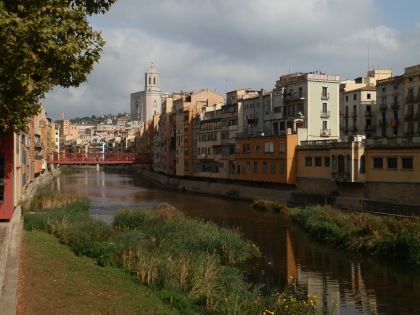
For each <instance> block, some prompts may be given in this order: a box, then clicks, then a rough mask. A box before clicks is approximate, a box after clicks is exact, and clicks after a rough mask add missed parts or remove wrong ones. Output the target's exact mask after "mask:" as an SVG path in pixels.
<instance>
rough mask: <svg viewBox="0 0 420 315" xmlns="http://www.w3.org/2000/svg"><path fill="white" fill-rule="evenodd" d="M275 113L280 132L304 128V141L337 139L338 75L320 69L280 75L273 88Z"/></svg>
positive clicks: (338, 130)
mask: <svg viewBox="0 0 420 315" xmlns="http://www.w3.org/2000/svg"><path fill="white" fill-rule="evenodd" d="M273 112H274V113H275V114H276V115H273V130H276V131H277V130H279V131H278V133H279V134H295V133H298V129H302V130H303V132H302V131H301V135H302V139H305V140H322V139H324V140H328V139H338V138H339V136H340V134H339V133H340V128H339V122H340V121H339V77H338V76H336V75H327V74H324V73H321V72H315V73H314V72H311V73H292V74H288V75H283V76H281V77H280V79H279V80H277V82H276V86H275V90H274V91H273ZM274 124H277V125H276V126H274ZM305 135H306V136H305Z"/></svg>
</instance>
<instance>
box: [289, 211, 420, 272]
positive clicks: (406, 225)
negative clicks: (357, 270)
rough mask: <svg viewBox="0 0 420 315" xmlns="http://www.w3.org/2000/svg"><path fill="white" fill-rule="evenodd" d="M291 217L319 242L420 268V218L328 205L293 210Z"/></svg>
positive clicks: (290, 212)
mask: <svg viewBox="0 0 420 315" xmlns="http://www.w3.org/2000/svg"><path fill="white" fill-rule="evenodd" d="M287 213H288V215H289V217H290V218H291V219H292V220H294V221H296V222H298V223H299V224H300V225H301V226H302V227H303V228H304V229H305V230H306V231H308V233H310V234H311V235H312V236H314V238H316V239H317V240H320V241H323V242H326V243H328V244H331V245H333V246H336V247H339V248H344V249H346V250H349V251H353V252H357V253H365V254H369V255H378V256H385V257H389V258H392V257H394V258H397V259H399V260H401V261H405V262H408V263H412V264H416V265H420V219H418V218H398V217H391V216H379V215H374V214H369V213H361V212H347V211H341V210H338V209H334V208H331V207H328V206H311V207H305V208H291V209H289V210H288V211H287Z"/></svg>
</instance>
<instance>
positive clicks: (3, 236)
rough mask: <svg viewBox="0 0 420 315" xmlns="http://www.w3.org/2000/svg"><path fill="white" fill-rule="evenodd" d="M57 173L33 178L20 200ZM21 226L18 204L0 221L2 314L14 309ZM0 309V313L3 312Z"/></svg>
mask: <svg viewBox="0 0 420 315" xmlns="http://www.w3.org/2000/svg"><path fill="white" fill-rule="evenodd" d="M59 174H60V170H59V169H53V170H51V171H49V172H45V173H43V174H42V175H40V176H39V177H37V178H35V180H34V181H33V182H31V183H30V184H29V185H28V186H27V187H26V189H25V190H24V191H23V192H22V195H21V202H22V201H23V200H25V199H28V198H30V197H31V196H33V194H35V193H36V192H37V191H38V190H39V189H41V188H42V187H44V186H45V185H47V184H49V183H50V182H51V180H52V179H53V178H54V177H55V176H58V175H59ZM22 228H23V226H22V213H21V207H20V206H18V207H17V208H16V209H15V210H14V212H13V216H12V219H11V220H10V221H9V222H0V306H1V307H0V308H1V310H3V311H4V312H5V313H4V314H14V313H15V310H16V288H17V272H18V267H19V266H18V262H19V261H18V260H19V248H20V240H21V234H22ZM1 310H0V314H3V312H2V311H1Z"/></svg>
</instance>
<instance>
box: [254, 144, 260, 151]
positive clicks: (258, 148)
mask: <svg viewBox="0 0 420 315" xmlns="http://www.w3.org/2000/svg"><path fill="white" fill-rule="evenodd" d="M255 151H256V152H260V151H261V146H260V145H259V144H257V145H256V146H255Z"/></svg>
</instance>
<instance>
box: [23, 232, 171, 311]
mask: <svg viewBox="0 0 420 315" xmlns="http://www.w3.org/2000/svg"><path fill="white" fill-rule="evenodd" d="M22 245H23V247H22V251H21V259H20V273H19V291H18V292H19V296H18V307H17V312H16V314H18V315H26V314H45V315H50V314H51V315H55V314H58V313H60V314H69V315H70V314H179V312H178V311H176V310H175V309H173V308H171V307H170V306H168V305H167V304H164V303H163V302H162V300H161V298H160V297H159V296H158V295H157V294H156V293H154V292H153V291H152V290H151V289H149V288H147V287H146V286H141V285H138V284H136V283H135V282H134V281H133V278H132V277H131V276H130V275H128V274H127V273H125V272H123V271H122V270H120V269H119V268H116V267H110V266H107V267H100V266H98V265H97V263H96V260H95V259H92V258H87V257H80V256H76V255H75V254H74V253H73V252H72V251H71V250H70V249H69V248H68V247H67V246H65V245H62V244H60V243H59V241H58V240H57V239H56V238H55V237H54V236H52V235H49V234H47V233H43V232H39V231H32V232H25V235H24V239H23V243H22Z"/></svg>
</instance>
